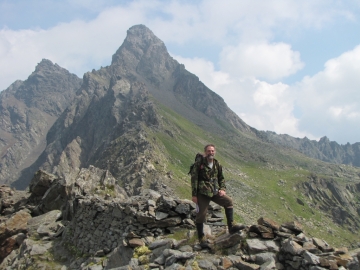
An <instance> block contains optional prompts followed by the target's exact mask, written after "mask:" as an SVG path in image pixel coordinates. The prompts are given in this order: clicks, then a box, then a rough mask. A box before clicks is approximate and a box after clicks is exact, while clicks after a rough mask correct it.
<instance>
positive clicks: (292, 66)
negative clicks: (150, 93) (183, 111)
mask: <svg viewBox="0 0 360 270" xmlns="http://www.w3.org/2000/svg"><path fill="white" fill-rule="evenodd" d="M137 24H144V25H146V26H147V27H148V28H149V29H150V30H151V31H153V33H154V34H155V35H156V36H157V37H158V38H160V39H161V40H162V41H163V42H164V43H165V45H166V47H167V49H168V51H169V53H170V55H171V56H172V57H173V58H175V59H176V60H177V61H178V62H180V63H182V64H184V65H185V68H186V69H187V70H188V71H190V72H192V73H194V74H195V75H197V76H198V77H199V79H200V80H201V81H202V82H203V83H204V84H205V85H206V86H207V87H209V88H210V89H211V90H213V91H214V92H216V93H217V94H219V95H220V96H221V97H222V98H223V99H224V101H225V102H226V104H227V105H228V106H229V108H230V109H232V110H233V111H234V112H235V113H236V114H237V115H238V116H239V117H240V118H241V119H243V120H244V121H245V122H246V123H247V124H248V125H250V126H252V127H254V128H256V129H258V130H264V131H273V132H276V133H277V134H288V135H290V136H293V137H297V138H304V137H305V136H306V137H307V138H309V139H311V140H319V139H320V138H321V137H323V136H326V137H328V138H329V139H330V141H336V142H337V143H339V144H347V143H351V144H353V143H356V142H360V125H359V123H360V1H359V0H346V1H345V0H302V1H299V0H241V1H240V0H203V1H200V0H173V1H160V0H159V1H156V0H135V1H125V0H124V1H121V0H118V1H116V0H32V1H29V0H0V91H2V90H5V89H6V88H8V87H9V86H10V85H11V84H12V83H13V82H14V81H16V80H26V79H27V77H28V76H29V75H30V74H31V73H32V72H33V71H34V70H35V67H36V65H37V64H38V63H39V62H41V60H42V59H49V60H50V61H52V62H53V63H57V64H58V65H60V66H61V67H63V68H66V69H67V70H69V71H70V72H71V73H75V74H76V75H78V76H79V77H80V78H82V76H83V74H84V73H86V72H88V71H91V70H92V69H95V70H97V69H99V68H101V67H105V66H108V65H110V64H111V57H112V55H113V54H114V53H115V52H116V50H117V49H118V48H119V47H120V46H121V44H122V43H123V41H124V39H125V37H126V31H127V30H128V29H129V28H130V27H131V26H133V25H137Z"/></svg>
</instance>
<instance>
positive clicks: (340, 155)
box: [257, 131, 360, 167]
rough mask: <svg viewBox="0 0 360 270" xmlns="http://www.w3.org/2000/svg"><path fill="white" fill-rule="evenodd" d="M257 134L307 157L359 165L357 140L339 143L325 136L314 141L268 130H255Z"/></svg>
mask: <svg viewBox="0 0 360 270" xmlns="http://www.w3.org/2000/svg"><path fill="white" fill-rule="evenodd" d="M257 134H258V135H259V137H260V138H262V139H264V140H266V141H269V142H272V143H275V144H277V145H281V146H285V147H290V148H293V149H296V150H298V151H299V152H301V153H303V154H305V155H307V156H308V157H312V158H315V159H319V160H322V161H325V162H330V163H335V164H346V165H351V166H356V167H360V143H359V142H357V143H354V144H350V143H347V144H345V145H340V144H338V143H337V142H335V141H330V140H329V138H327V137H326V136H324V137H322V138H321V139H320V140H319V141H315V140H309V139H308V138H306V137H305V138H302V139H301V138H294V137H291V136H289V135H286V134H276V133H274V132H270V131H267V132H264V131H257Z"/></svg>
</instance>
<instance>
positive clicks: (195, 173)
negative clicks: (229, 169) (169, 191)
mask: <svg viewBox="0 0 360 270" xmlns="http://www.w3.org/2000/svg"><path fill="white" fill-rule="evenodd" d="M191 189H192V196H197V195H198V194H202V195H206V196H208V197H212V196H214V190H215V189H216V190H220V189H222V190H224V191H226V186H225V178H224V175H223V172H222V166H221V165H220V163H219V162H218V161H217V160H216V159H214V165H213V167H212V169H211V168H210V167H209V166H208V163H207V160H206V158H203V159H202V160H201V161H198V162H196V163H195V166H194V167H193V169H192V170H191Z"/></svg>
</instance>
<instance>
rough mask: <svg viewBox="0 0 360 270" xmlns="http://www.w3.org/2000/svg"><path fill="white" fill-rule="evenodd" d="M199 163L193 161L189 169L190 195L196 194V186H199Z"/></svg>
mask: <svg viewBox="0 0 360 270" xmlns="http://www.w3.org/2000/svg"><path fill="white" fill-rule="evenodd" d="M198 168H199V164H197V163H195V165H194V167H193V169H192V170H191V195H192V196H197V195H198V186H199V169H198Z"/></svg>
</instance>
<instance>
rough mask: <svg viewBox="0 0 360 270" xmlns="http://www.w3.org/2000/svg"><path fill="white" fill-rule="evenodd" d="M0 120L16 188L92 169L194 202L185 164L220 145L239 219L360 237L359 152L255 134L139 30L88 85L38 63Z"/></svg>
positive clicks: (4, 176)
mask: <svg viewBox="0 0 360 270" xmlns="http://www.w3.org/2000/svg"><path fill="white" fill-rule="evenodd" d="M0 113H1V121H0V147H1V148H0V149H1V150H0V153H1V160H0V171H1V172H0V182H1V183H4V184H10V185H12V186H14V187H16V188H18V189H25V188H26V187H27V186H28V184H29V182H30V180H31V178H32V177H33V175H34V173H35V172H36V171H37V170H38V169H39V168H41V169H43V170H45V171H47V172H49V173H52V174H55V175H57V176H58V177H61V178H63V179H65V181H67V179H73V178H75V177H76V176H77V175H78V173H79V172H80V170H81V169H82V168H88V167H89V166H95V167H98V168H100V169H103V170H108V171H109V172H111V174H112V175H113V176H114V177H115V178H116V179H117V181H118V184H119V185H120V186H121V187H123V188H124V189H125V191H126V192H127V194H128V195H129V196H132V195H136V194H139V193H140V191H141V190H143V189H144V188H152V189H154V190H157V191H158V192H166V193H168V194H174V195H177V196H180V197H190V184H189V177H188V175H187V172H188V169H189V166H190V164H191V163H192V162H193V159H194V156H195V154H196V153H197V152H200V151H202V148H203V146H204V145H205V144H207V143H215V144H216V145H217V149H218V158H219V160H220V161H221V163H222V164H223V165H224V167H225V174H226V178H227V179H228V193H229V194H230V195H232V196H233V197H234V200H235V201H236V203H237V206H236V211H237V214H238V218H239V219H243V220H245V221H248V222H249V223H250V222H253V219H255V218H258V214H259V213H262V212H267V211H268V210H267V209H274V208H276V209H279V210H278V211H277V212H276V213H269V215H268V216H270V218H271V217H274V219H276V220H279V218H286V217H288V216H292V217H293V216H296V217H297V218H299V219H304V220H305V221H304V222H306V223H307V226H308V228H310V229H314V230H316V229H318V228H317V225H315V224H318V223H317V222H319V224H321V226H324V227H326V226H329V230H332V231H336V230H338V232H337V235H336V236H335V235H334V241H336V237H339V236H341V235H342V237H343V238H344V237H345V238H346V237H348V235H351V233H354V232H359V229H360V217H359V215H360V185H359V182H360V169H359V168H357V167H359V166H360V148H359V146H360V144H359V143H355V144H353V145H350V144H347V145H339V144H337V143H336V142H330V141H329V140H328V139H327V138H326V137H324V138H322V139H321V140H320V141H319V142H316V141H311V140H309V139H307V138H304V139H299V138H293V137H291V136H288V135H278V134H276V133H273V132H264V131H259V130H256V129H255V128H252V127H250V126H249V125H247V124H246V123H245V122H244V121H243V120H242V119H240V118H239V117H238V116H237V115H236V114H235V113H234V112H233V111H232V110H230V109H229V107H228V106H227V105H226V103H225V102H224V100H223V99H222V98H221V97H220V96H219V95H217V94H216V93H214V92H213V91H211V90H210V89H209V88H208V87H206V86H205V85H204V84H203V83H202V82H200V81H199V78H198V77H197V76H196V75H194V74H192V73H190V72H188V71H187V70H186V69H185V66H184V65H182V64H180V63H178V62H177V61H176V60H174V59H173V58H172V57H171V56H170V55H169V53H168V52H167V49H166V46H165V44H164V43H163V42H162V41H161V40H160V39H158V38H157V37H156V36H155V35H154V34H153V33H152V32H151V30H149V29H148V28H147V27H146V26H144V25H136V26H133V27H131V28H130V29H129V30H128V32H127V37H126V39H125V40H124V43H123V44H122V45H121V46H120V48H119V49H118V50H117V52H116V53H115V54H114V55H113V57H112V63H111V65H109V66H107V67H102V68H100V69H99V70H93V71H91V72H87V73H85V74H84V76H83V79H80V78H78V77H77V76H76V75H74V74H71V73H69V72H68V71H67V70H65V69H63V68H61V67H59V66H58V65H56V64H53V63H51V62H50V61H49V60H42V61H41V62H40V63H39V64H38V66H37V67H36V69H35V71H34V72H33V73H32V74H31V75H30V77H29V78H28V79H27V80H26V81H24V82H22V81H16V82H15V83H13V84H12V85H11V86H10V87H9V88H8V89H6V90H4V91H3V92H1V93H0ZM323 161H326V162H323ZM344 164H346V165H344ZM348 165H352V166H348ZM356 166H357V167H356ZM69 181H70V180H69ZM264 194H265V196H264ZM314 196H315V197H314ZM329 205H332V208H331V209H330V208H329V207H328V206H329ZM249 209H251V210H249ZM334 209H336V210H334ZM344 213H345V214H344ZM334 221H335V224H338V225H341V229H338V228H337V227H336V225H334ZM339 230H340V232H339ZM323 233H324V234H328V231H327V230H324V231H323ZM352 240H353V239H351V238H350V237H349V241H352Z"/></svg>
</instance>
